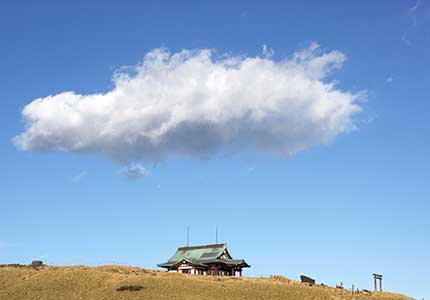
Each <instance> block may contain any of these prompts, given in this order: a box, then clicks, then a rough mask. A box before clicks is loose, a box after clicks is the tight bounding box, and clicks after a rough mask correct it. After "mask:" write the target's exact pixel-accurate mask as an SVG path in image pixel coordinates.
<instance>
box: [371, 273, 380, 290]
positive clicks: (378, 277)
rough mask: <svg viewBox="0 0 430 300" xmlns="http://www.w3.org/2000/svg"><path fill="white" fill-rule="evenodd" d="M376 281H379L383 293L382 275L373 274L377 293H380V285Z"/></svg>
mask: <svg viewBox="0 0 430 300" xmlns="http://www.w3.org/2000/svg"><path fill="white" fill-rule="evenodd" d="M376 280H379V291H380V292H382V275H381V274H373V282H374V285H375V292H377V291H378V285H377V284H376Z"/></svg>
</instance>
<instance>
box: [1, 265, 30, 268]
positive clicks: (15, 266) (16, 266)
mask: <svg viewBox="0 0 430 300" xmlns="http://www.w3.org/2000/svg"><path fill="white" fill-rule="evenodd" d="M5 267H12V268H26V267H27V268H28V266H27V265H21V264H6V265H0V268H5Z"/></svg>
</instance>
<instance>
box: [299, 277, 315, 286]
mask: <svg viewBox="0 0 430 300" xmlns="http://www.w3.org/2000/svg"><path fill="white" fill-rule="evenodd" d="M300 280H301V282H302V283H309V284H310V285H314V284H315V279H313V278H310V277H308V276H305V275H300Z"/></svg>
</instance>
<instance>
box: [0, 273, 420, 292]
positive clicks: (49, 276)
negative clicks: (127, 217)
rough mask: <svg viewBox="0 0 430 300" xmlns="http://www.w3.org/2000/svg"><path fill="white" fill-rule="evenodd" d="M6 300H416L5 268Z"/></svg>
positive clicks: (254, 281) (279, 281) (228, 281)
mask: <svg viewBox="0 0 430 300" xmlns="http://www.w3.org/2000/svg"><path fill="white" fill-rule="evenodd" d="M0 299H1V300H26V299H28V300H36V299H39V300H48V299H52V300H62V299H67V300H74V299H82V300H144V299H151V300H161V299H169V300H171V299H175V300H186V299H187V300H188V299H190V300H191V299H204V300H212V299H234V300H253V299H255V300H257V299H258V300H262V299H267V300H276V299H288V300H308V299H309V300H311V299H315V300H317V299H318V300H325V299H327V300H337V299H339V300H340V299H411V298H409V297H407V296H404V295H399V294H392V293H386V292H384V293H372V294H371V295H368V294H364V293H362V294H358V295H354V296H352V295H351V291H346V290H340V289H335V288H331V287H322V286H317V285H316V286H312V287H311V286H308V285H306V284H302V283H299V282H297V281H293V280H289V279H287V278H285V277H282V276H274V277H273V278H237V277H205V276H192V275H185V274H174V273H166V272H159V271H152V270H146V269H142V268H135V267H122V266H103V267H86V266H77V267H50V266H44V267H41V268H39V269H34V268H31V267H22V266H21V267H1V268H0Z"/></svg>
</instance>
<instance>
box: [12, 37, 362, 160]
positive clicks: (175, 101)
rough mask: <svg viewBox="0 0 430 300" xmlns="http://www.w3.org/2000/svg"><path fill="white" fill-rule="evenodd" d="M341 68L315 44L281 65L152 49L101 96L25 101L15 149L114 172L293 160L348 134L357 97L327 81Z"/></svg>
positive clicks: (336, 57)
mask: <svg viewBox="0 0 430 300" xmlns="http://www.w3.org/2000/svg"><path fill="white" fill-rule="evenodd" d="M265 54H267V53H265ZM344 61H345V56H344V55H343V54H342V53H341V52H338V51H332V52H328V53H323V52H321V51H320V50H319V47H318V45H317V44H314V43H313V44H311V45H310V46H309V47H308V48H306V49H304V50H302V51H299V52H296V53H295V54H294V55H292V56H291V57H288V58H285V59H283V60H280V61H275V60H274V59H272V57H271V56H268V55H263V56H261V57H260V56H257V57H242V56H240V57H239V56H231V55H229V56H228V55H223V56H221V57H218V58H214V53H213V51H211V50H183V51H181V52H179V53H174V54H171V53H169V52H168V51H167V50H165V49H155V50H153V51H151V52H149V53H148V54H147V55H146V56H145V58H144V60H143V62H142V63H141V64H139V65H138V66H136V67H135V74H133V75H130V74H125V73H120V74H116V75H115V77H114V85H115V87H114V88H113V89H112V90H111V91H109V92H106V93H95V94H88V95H80V94H77V93H75V92H71V91H68V92H63V93H59V94H56V95H51V96H47V97H44V98H39V99H35V100H33V101H32V102H31V103H30V104H28V105H27V106H25V108H24V109H23V111H22V115H23V118H24V119H25V121H26V123H27V128H26V130H25V131H24V132H23V133H21V134H20V135H18V136H16V137H15V138H14V142H15V144H16V145H18V147H20V148H21V149H23V150H34V151H68V152H78V153H95V154H100V155H105V156H108V157H110V158H112V159H114V160H117V161H120V162H123V163H129V162H132V161H159V160H161V159H163V158H165V157H167V156H171V155H186V156H191V157H198V158H208V157H210V156H212V155H214V154H216V153H220V152H234V151H241V150H251V151H255V152H258V153H274V154H279V155H292V154H294V153H296V152H298V151H300V150H304V149H307V148H309V147H311V146H314V145H318V144H325V143H328V142H330V141H331V140H333V139H334V138H335V137H336V136H337V135H339V134H341V133H344V132H348V131H350V130H352V129H354V122H353V117H354V116H355V115H356V114H357V113H358V112H359V111H360V110H361V107H360V105H359V100H360V98H361V96H362V93H354V92H347V91H342V90H340V89H339V88H337V86H336V84H335V81H330V80H328V78H327V76H328V75H329V74H331V72H332V71H333V70H335V69H338V68H340V67H341V66H342V64H343V62H344Z"/></svg>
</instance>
